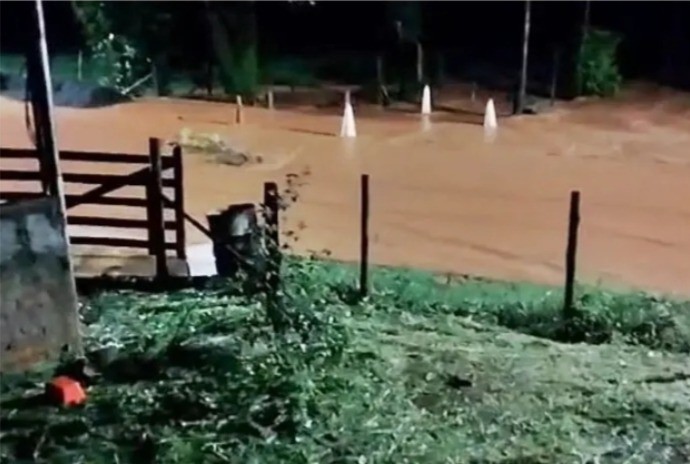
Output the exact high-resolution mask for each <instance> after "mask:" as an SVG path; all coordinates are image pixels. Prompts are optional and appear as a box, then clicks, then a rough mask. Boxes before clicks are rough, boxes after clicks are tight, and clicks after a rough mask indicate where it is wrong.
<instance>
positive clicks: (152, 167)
mask: <svg viewBox="0 0 690 464" xmlns="http://www.w3.org/2000/svg"><path fill="white" fill-rule="evenodd" d="M6 159H26V160H32V159H33V160H36V161H37V154H36V151H35V150H33V149H15V148H0V160H6ZM60 161H81V162H88V163H97V164H103V163H111V164H112V163H117V164H120V165H132V166H138V167H139V169H136V170H134V171H132V172H130V173H128V174H102V173H93V172H88V173H82V172H79V173H77V172H63V174H62V178H63V181H64V183H65V192H69V191H70V188H69V186H70V184H82V185H90V186H93V187H92V188H91V189H89V190H87V191H86V192H84V193H78V194H75V193H67V194H66V195H65V203H66V207H67V210H68V214H67V223H68V225H77V226H99V227H114V228H122V229H145V230H146V231H147V239H145V240H143V239H134V238H117V237H97V236H89V235H71V236H70V242H71V244H73V245H92V246H104V247H122V248H135V249H136V248H138V249H146V250H148V254H150V255H152V256H154V257H155V258H156V275H157V276H158V277H164V276H167V275H168V269H167V261H166V255H167V253H166V251H167V250H172V251H174V252H175V254H176V256H177V258H179V259H182V260H184V259H186V253H185V229H184V226H185V220H184V191H183V183H182V181H183V168H182V150H181V148H180V147H179V146H175V147H174V148H173V150H172V154H170V155H163V154H162V153H161V141H160V140H159V139H154V138H152V139H149V154H148V155H134V154H119V153H96V152H76V151H60ZM22 167H23V166H22ZM64 170H65V169H64V167H63V171H64ZM164 174H165V175H164ZM168 174H172V175H168ZM40 176H41V174H40V172H39V171H38V169H37V163H36V166H33V167H32V169H22V170H19V169H4V168H0V179H2V182H3V184H4V183H5V182H6V181H14V182H16V185H21V187H20V188H19V189H13V190H9V189H5V187H6V185H3V186H2V187H0V200H4V201H8V202H14V201H19V200H23V199H31V198H40V197H42V196H43V194H42V193H40V192H37V191H35V190H34V191H31V189H30V188H28V187H30V184H29V185H27V184H28V183H30V182H34V185H38V181H40V180H41V177H40ZM128 186H139V187H144V189H143V190H144V193H143V195H138V196H131V195H129V196H110V195H108V194H109V193H111V192H114V191H116V190H119V189H122V188H124V187H128ZM165 189H170V190H172V193H173V196H172V197H170V196H168V195H166V192H165ZM107 195H108V196H107ZM86 204H91V205H103V206H125V207H132V208H145V210H146V212H145V217H146V219H125V218H116V217H112V214H108V208H102V212H101V210H99V213H97V214H92V215H76V214H73V213H72V212H71V211H70V210H72V209H73V208H75V207H76V206H79V205H86ZM166 210H172V211H173V218H172V219H168V220H166V219H165V211H166ZM166 230H170V231H172V232H173V233H174V239H173V240H167V239H166V233H165V231H166Z"/></svg>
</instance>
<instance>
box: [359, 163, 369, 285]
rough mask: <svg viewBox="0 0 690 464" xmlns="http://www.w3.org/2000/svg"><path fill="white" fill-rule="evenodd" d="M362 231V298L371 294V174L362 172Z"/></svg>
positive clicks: (360, 271)
mask: <svg viewBox="0 0 690 464" xmlns="http://www.w3.org/2000/svg"><path fill="white" fill-rule="evenodd" d="M361 202H362V208H361V220H360V224H361V233H360V259H359V262H360V264H359V266H360V267H359V292H360V296H361V297H362V298H364V297H366V296H367V295H369V175H368V174H362V183H361Z"/></svg>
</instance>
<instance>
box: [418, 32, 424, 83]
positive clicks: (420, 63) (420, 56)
mask: <svg viewBox="0 0 690 464" xmlns="http://www.w3.org/2000/svg"><path fill="white" fill-rule="evenodd" d="M417 85H419V87H422V86H423V85H424V48H423V47H422V42H420V41H417Z"/></svg>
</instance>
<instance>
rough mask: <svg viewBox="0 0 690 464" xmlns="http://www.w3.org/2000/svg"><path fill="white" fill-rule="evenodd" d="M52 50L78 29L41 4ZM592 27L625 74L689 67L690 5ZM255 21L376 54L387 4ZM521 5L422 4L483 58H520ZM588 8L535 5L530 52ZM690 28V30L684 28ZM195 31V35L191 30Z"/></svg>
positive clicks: (68, 46)
mask: <svg viewBox="0 0 690 464" xmlns="http://www.w3.org/2000/svg"><path fill="white" fill-rule="evenodd" d="M44 3H45V9H46V16H47V29H48V34H49V41H50V48H51V49H52V51H56V52H66V51H70V50H76V49H77V48H79V46H80V40H81V39H80V33H79V27H78V26H77V24H76V21H75V19H74V17H73V14H72V10H71V6H70V4H69V2H61V1H49V2H44ZM592 3H593V5H592V16H591V18H592V24H593V25H594V26H601V27H605V28H610V29H613V30H616V31H619V32H621V33H623V34H624V36H625V41H624V42H623V44H622V46H621V50H620V52H621V59H622V64H623V70H624V72H625V73H626V74H628V75H637V74H640V73H642V74H651V73H655V72H658V69H659V68H660V67H661V66H662V64H663V63H664V60H666V61H669V60H671V61H673V62H677V61H679V60H680V61H687V62H688V63H690V27H688V26H687V25H689V24H690V2H661V1H648V2H622V1H621V2H604V1H600V2H592ZM31 7H32V2H27V1H14V2H12V1H3V2H2V3H1V4H0V20H1V24H0V47H1V48H2V51H4V52H8V51H11V52H17V51H21V46H22V45H21V44H22V40H23V37H24V31H25V26H24V25H25V24H26V21H28V17H27V12H28V8H31ZM257 11H258V22H259V30H260V35H261V43H262V47H263V50H264V52H265V51H267V50H268V51H271V52H272V53H300V52H305V51H314V52H333V51H337V50H367V49H372V48H374V47H375V45H373V46H372V44H376V39H377V38H378V37H380V34H381V30H382V29H383V25H382V23H381V18H382V17H383V11H384V5H383V3H382V2H373V1H366V2H336V1H321V2H317V3H316V5H315V6H309V5H306V4H302V5H295V4H290V3H288V2H286V1H276V2H263V1H262V2H259V3H258V10H257ZM523 11H524V3H523V2H521V1H514V2H493V1H491V2H490V1H484V2H424V5H423V21H424V27H425V32H426V33H427V34H426V35H427V36H426V39H427V41H428V42H427V43H430V44H433V45H436V46H440V47H443V48H448V49H462V50H468V51H471V52H473V53H476V54H478V55H485V56H494V55H496V56H501V55H503V56H509V57H511V59H513V58H514V59H517V60H519V50H520V46H521V36H522V15H523ZM583 12H584V6H583V3H582V2H577V1H541V2H533V9H532V40H531V43H530V45H531V52H532V53H533V54H534V56H535V57H536V56H538V55H539V54H540V53H544V54H545V53H549V51H550V50H551V49H552V47H553V45H554V44H557V43H561V42H563V41H564V40H567V38H568V37H573V34H574V31H576V30H577V28H578V27H579V23H580V22H581V21H582V17H583ZM674 21H676V22H677V24H678V26H677V27H676V30H678V31H679V32H678V36H679V37H678V38H676V39H675V42H676V44H677V45H676V46H675V52H674V53H673V56H672V58H670V57H669V56H668V54H667V53H662V51H664V50H667V49H669V47H666V46H665V45H664V44H665V43H667V42H666V41H668V40H670V35H669V33H668V32H669V31H671V30H673V26H674ZM683 25H685V26H683ZM191 33H197V32H193V31H190V34H191Z"/></svg>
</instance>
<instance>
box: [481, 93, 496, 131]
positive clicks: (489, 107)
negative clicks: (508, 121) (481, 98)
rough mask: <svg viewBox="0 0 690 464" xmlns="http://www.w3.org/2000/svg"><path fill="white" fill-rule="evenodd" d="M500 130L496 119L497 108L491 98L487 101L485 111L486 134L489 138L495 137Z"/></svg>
mask: <svg viewBox="0 0 690 464" xmlns="http://www.w3.org/2000/svg"><path fill="white" fill-rule="evenodd" d="M497 131H498V121H497V120H496V108H494V100H493V98H489V101H488V102H486V110H485V111H484V136H485V137H486V138H487V139H493V138H494V137H495V136H496V132H497Z"/></svg>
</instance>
